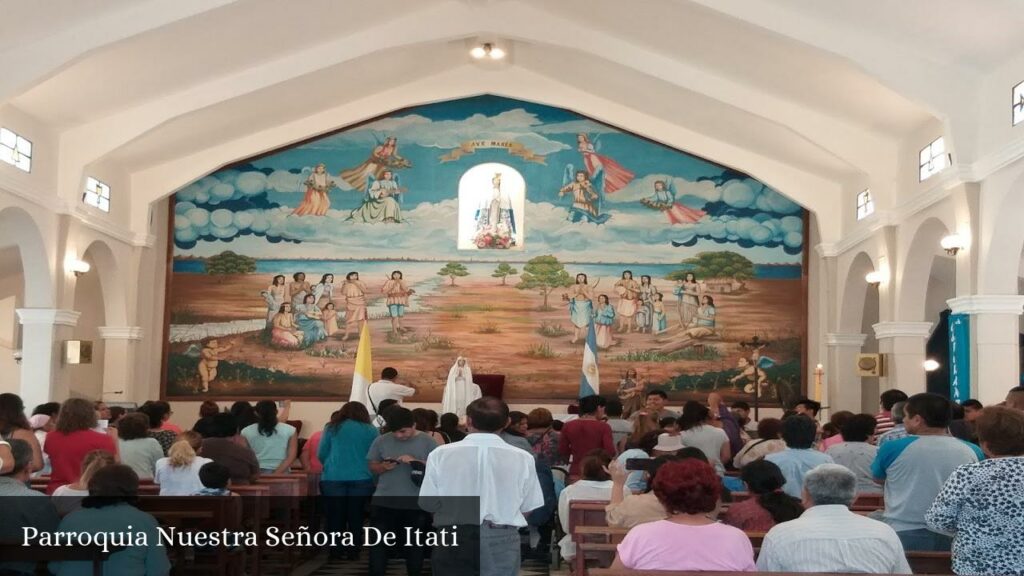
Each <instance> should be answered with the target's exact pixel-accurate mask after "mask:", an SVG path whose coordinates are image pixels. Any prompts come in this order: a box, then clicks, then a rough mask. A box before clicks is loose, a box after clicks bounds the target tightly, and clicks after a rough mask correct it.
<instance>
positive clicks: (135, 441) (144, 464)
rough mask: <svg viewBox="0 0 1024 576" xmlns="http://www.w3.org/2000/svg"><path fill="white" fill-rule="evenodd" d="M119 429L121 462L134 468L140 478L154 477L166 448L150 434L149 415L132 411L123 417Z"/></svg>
mask: <svg viewBox="0 0 1024 576" xmlns="http://www.w3.org/2000/svg"><path fill="white" fill-rule="evenodd" d="M117 431H118V439H117V450H118V453H119V454H120V456H121V463H122V464H124V465H126V466H128V467H130V468H131V469H132V470H134V471H135V473H136V474H138V475H139V478H144V479H150V478H152V477H153V472H154V471H155V470H156V462H157V460H159V459H161V458H163V457H164V450H163V448H161V447H160V442H158V441H157V439H156V438H151V437H150V436H149V417H148V416H146V415H145V414H143V413H141V412H132V413H131V414H128V415H127V416H125V417H124V418H122V419H121V423H120V425H119V426H118V427H117Z"/></svg>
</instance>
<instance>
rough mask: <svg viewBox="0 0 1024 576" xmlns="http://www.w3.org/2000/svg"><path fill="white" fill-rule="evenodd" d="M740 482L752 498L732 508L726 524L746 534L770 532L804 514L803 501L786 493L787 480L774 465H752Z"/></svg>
mask: <svg viewBox="0 0 1024 576" xmlns="http://www.w3.org/2000/svg"><path fill="white" fill-rule="evenodd" d="M740 478H741V479H742V480H743V482H744V484H746V485H747V490H748V491H749V492H750V494H751V496H752V497H751V498H748V499H746V500H743V501H741V502H736V503H733V504H732V505H731V506H729V509H728V510H727V511H726V512H725V514H724V515H723V516H722V522H725V523H726V524H728V525H730V526H735V527H737V528H739V529H740V530H743V531H746V532H767V531H768V530H771V528H772V526H775V525H776V524H779V523H781V522H788V521H790V520H793V519H796V518H799V517H800V515H801V514H803V513H804V507H803V505H802V504H801V503H800V501H799V500H797V499H796V498H793V497H792V496H790V495H789V494H786V493H785V492H783V491H782V485H783V484H785V483H786V478H785V477H784V476H783V475H782V471H781V470H779V467H778V466H776V465H775V464H774V463H772V462H769V461H767V460H758V461H756V462H751V463H750V464H747V465H746V466H744V467H743V472H742V473H741V476H740Z"/></svg>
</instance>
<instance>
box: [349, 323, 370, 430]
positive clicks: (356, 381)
mask: <svg viewBox="0 0 1024 576" xmlns="http://www.w3.org/2000/svg"><path fill="white" fill-rule="evenodd" d="M371 382H373V360H372V359H371V358H370V326H369V322H363V327H362V329H361V330H360V331H359V348H357V349H356V367H355V370H354V371H353V372H352V393H351V394H349V396H348V401H349V402H362V403H363V404H365V405H366V409H367V410H369V411H370V414H373V413H374V409H373V407H372V406H370V396H369V389H370V383H371Z"/></svg>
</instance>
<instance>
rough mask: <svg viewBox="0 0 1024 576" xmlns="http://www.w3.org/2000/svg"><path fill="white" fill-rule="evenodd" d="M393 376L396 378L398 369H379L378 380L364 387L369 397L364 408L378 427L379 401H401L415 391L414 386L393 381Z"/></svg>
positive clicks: (379, 418) (381, 419)
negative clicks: (367, 403)
mask: <svg viewBox="0 0 1024 576" xmlns="http://www.w3.org/2000/svg"><path fill="white" fill-rule="evenodd" d="M395 378H398V370H395V369H394V368H391V367H390V366H389V367H387V368H385V369H383V370H381V371H380V380H377V381H376V382H374V383H373V384H370V385H369V386H368V387H367V389H366V395H367V396H369V398H370V405H369V406H367V407H366V408H367V409H368V410H369V411H370V417H371V418H373V420H374V423H376V424H377V427H378V428H379V427H380V425H381V424H382V423H383V418H382V416H383V414H382V413H381V412H382V410H380V409H379V408H380V405H381V402H383V401H385V400H394V401H395V402H401V401H402V398H408V397H409V396H412V395H413V394H415V393H416V388H414V387H412V386H406V385H404V384H398V383H397V382H395Z"/></svg>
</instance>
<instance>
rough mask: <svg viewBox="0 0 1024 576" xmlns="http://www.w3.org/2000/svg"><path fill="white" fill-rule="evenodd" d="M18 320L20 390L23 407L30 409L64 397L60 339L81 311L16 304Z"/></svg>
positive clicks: (65, 392) (66, 395)
mask: <svg viewBox="0 0 1024 576" xmlns="http://www.w3.org/2000/svg"><path fill="white" fill-rule="evenodd" d="M17 313H18V321H19V322H20V323H21V326H22V328H21V354H22V358H21V390H20V392H19V395H20V396H21V399H22V401H24V403H25V407H26V408H28V409H29V410H31V409H32V408H33V407H35V406H37V405H39V404H43V403H44V402H51V401H53V402H60V401H63V400H65V399H66V398H67V397H68V386H67V382H64V381H63V379H62V378H61V367H62V366H63V358H62V354H63V346H62V343H63V341H64V340H67V339H69V338H70V337H71V329H72V328H74V327H75V325H76V324H78V317H79V316H80V315H81V314H80V313H79V312H75V311H74V310H62V309H59V308H19V309H18V310H17Z"/></svg>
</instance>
